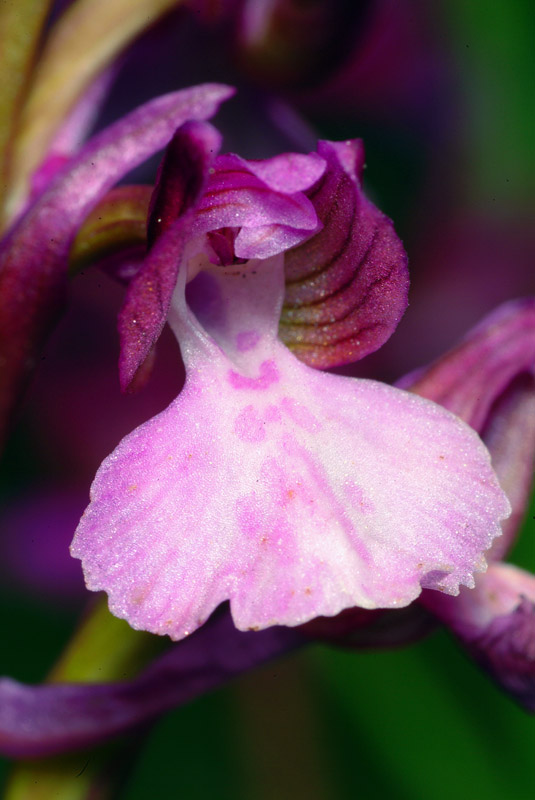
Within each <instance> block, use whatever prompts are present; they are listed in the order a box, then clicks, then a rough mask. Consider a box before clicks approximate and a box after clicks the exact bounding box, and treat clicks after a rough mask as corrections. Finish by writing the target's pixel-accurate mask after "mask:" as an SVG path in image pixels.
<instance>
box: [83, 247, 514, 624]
mask: <svg viewBox="0 0 535 800" xmlns="http://www.w3.org/2000/svg"><path fill="white" fill-rule="evenodd" d="M207 269H210V268H209V265H208V267H207ZM184 272H185V271H184V270H182V271H181V274H180V275H179V285H178V286H177V290H176V292H175V297H174V300H173V306H172V315H171V318H170V322H171V325H172V327H173V329H174V330H175V333H176V334H177V336H178V339H179V341H180V344H181V349H182V354H183V358H184V362H185V364H186V370H187V379H186V384H185V387H184V390H183V391H182V393H181V394H180V396H179V397H178V398H177V400H175V401H174V402H173V403H172V404H171V405H170V406H169V407H168V409H166V411H164V412H163V413H162V414H160V415H159V416H157V417H155V418H153V419H152V420H150V421H149V422H147V423H146V424H145V425H143V426H142V427H140V428H138V429H137V430H135V431H134V432H133V433H132V434H130V435H129V436H128V437H126V438H125V439H124V440H123V442H122V443H121V444H120V445H119V447H118V448H117V449H116V450H115V452H114V453H113V454H112V455H111V456H110V457H109V458H108V459H107V460H106V461H105V462H104V463H103V465H102V466H101V468H100V470H99V472H98V474H97V477H96V479H95V482H94V484H93V487H92V490H91V504H90V506H89V507H88V509H87V511H86V513H85V514H84V517H83V518H82V520H81V522H80V525H79V527H78V529H77V532H76V536H75V539H74V542H73V545H72V551H71V552H72V554H73V555H74V556H75V557H77V558H80V559H81V560H82V563H83V568H84V572H85V577H86V582H87V585H88V587H89V588H90V589H93V590H100V589H103V590H105V591H106V592H107V593H108V595H109V602H110V609H111V610H112V612H113V613H114V614H116V615H117V616H120V617H124V618H126V619H127V620H128V621H129V622H130V624H131V625H132V626H133V627H135V628H142V629H147V630H150V631H154V632H157V633H160V634H169V635H170V636H171V637H172V638H174V639H179V638H181V637H183V636H185V635H186V634H188V633H190V632H191V631H193V630H195V628H197V627H198V626H199V625H201V624H202V623H203V622H204V621H205V620H206V619H207V617H208V616H209V614H210V613H211V611H212V610H213V609H214V608H215V607H216V606H217V605H219V604H220V603H221V602H222V601H223V600H225V599H230V602H231V612H232V616H233V619H234V622H235V624H236V626H237V627H238V628H240V629H257V628H265V627H268V626H271V625H275V624H284V625H297V624H299V623H303V622H305V621H307V620H309V619H311V618H313V617H316V616H318V615H324V616H330V615H333V614H336V613H338V612H339V611H341V610H342V609H344V608H347V607H352V606H361V607H364V608H377V607H399V606H404V605H406V604H408V603H409V602H411V601H412V600H413V599H414V598H415V597H417V596H418V594H419V593H420V590H421V587H422V586H424V587H429V588H436V589H441V590H442V591H445V592H449V593H453V594H455V593H456V592H457V591H458V587H459V584H461V583H464V584H466V585H468V586H470V585H472V584H473V577H472V573H473V572H474V570H479V569H482V568H484V565H485V564H484V558H483V555H482V553H483V551H484V550H485V549H487V548H488V547H489V546H490V544H491V542H492V539H493V537H494V536H495V535H497V534H498V532H499V520H500V519H501V518H503V517H504V516H506V515H507V513H508V503H507V500H506V499H505V496H504V495H503V492H502V491H501V489H500V488H499V486H498V483H497V480H496V478H495V476H494V473H493V472H492V470H491V468H490V464H489V457H488V453H487V451H486V449H485V448H484V446H483V445H482V444H481V442H480V440H479V438H478V437H477V436H476V434H474V432H473V431H471V430H470V429H469V428H468V427H467V426H466V425H465V424H464V423H462V422H461V421H460V420H458V419H457V418H455V417H453V416H452V415H451V414H450V413H449V412H448V411H445V410H444V409H442V408H441V407H439V406H437V405H434V404H433V403H430V402H429V401H427V400H424V399H422V398H420V397H417V396H416V395H411V394H408V393H405V392H403V391H400V390H398V389H395V388H392V387H389V386H386V385H383V384H379V383H375V382H372V381H359V380H354V379H348V378H343V377H340V376H334V375H327V374H323V373H320V372H317V371H315V370H313V369H310V368H309V367H307V366H306V365H304V364H302V363H301V362H300V361H299V360H298V359H296V358H295V357H294V356H293V355H292V354H291V353H290V352H289V351H288V350H287V349H286V348H285V347H284V346H283V345H282V344H281V343H280V342H279V341H278V340H277V338H276V327H277V320H278V316H279V310H280V306H281V303H282V296H283V291H284V286H283V261H282V257H275V258H273V259H269V260H267V261H263V262H260V261H258V262H250V263H249V264H248V265H246V266H245V267H244V268H243V270H242V271H241V272H240V271H238V270H236V269H233V268H229V269H228V270H222V269H221V268H219V269H217V268H213V269H212V271H211V272H210V271H207V272H205V273H201V274H200V275H199V276H198V277H197V279H196V281H197V282H201V283H202V285H200V286H199V285H198V286H197V292H196V293H191V292H190V295H189V296H190V298H192V299H190V303H191V307H187V306H186V304H185V301H184V289H183V282H184V280H185V275H184ZM195 298H197V299H195ZM199 298H200V300H199Z"/></svg>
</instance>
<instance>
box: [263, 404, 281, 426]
mask: <svg viewBox="0 0 535 800" xmlns="http://www.w3.org/2000/svg"><path fill="white" fill-rule="evenodd" d="M264 413H265V417H266V422H280V421H281V419H282V414H281V412H280V411H279V409H278V408H277V406H274V405H269V406H267V408H266V410H265V412H264Z"/></svg>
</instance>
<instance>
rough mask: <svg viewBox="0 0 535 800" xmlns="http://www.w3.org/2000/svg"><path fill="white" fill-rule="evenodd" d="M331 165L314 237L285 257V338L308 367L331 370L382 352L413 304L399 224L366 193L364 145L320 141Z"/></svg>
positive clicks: (316, 198)
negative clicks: (363, 183)
mask: <svg viewBox="0 0 535 800" xmlns="http://www.w3.org/2000/svg"><path fill="white" fill-rule="evenodd" d="M318 153H319V155H320V156H321V157H322V158H324V159H325V160H326V161H327V164H328V168H327V171H326V173H325V175H324V177H323V179H322V180H321V181H320V183H319V185H317V186H315V187H314V188H313V189H312V191H311V192H309V193H308V195H309V198H310V200H311V201H312V203H313V205H314V207H315V209H316V211H317V214H318V217H319V219H320V221H321V222H322V223H323V230H321V231H320V232H319V233H318V234H317V235H316V236H314V238H312V239H310V240H309V241H307V242H305V243H304V244H302V245H301V246H299V247H296V248H294V249H293V250H291V251H290V252H289V253H287V254H286V263H285V270H286V294H285V298H284V306H283V309H282V316H281V323H280V336H281V338H282V340H283V341H284V342H285V344H286V345H287V346H288V347H289V348H290V349H291V350H292V351H293V352H294V353H295V354H296V355H297V356H298V357H299V358H300V359H301V360H302V361H304V362H305V363H307V364H309V365H310V366H313V367H321V368H325V367H332V366H336V365H337V364H345V363H348V362H351V361H357V360H358V359H360V358H362V357H363V356H365V355H367V354H368V353H371V352H373V351H374V350H377V348H379V347H380V346H381V345H382V344H383V343H384V342H385V341H386V340H387V339H388V338H389V337H390V335H391V334H392V333H393V331H394V330H395V328H396V326H397V324H398V322H399V320H400V319H401V316H402V315H403V312H404V311H405V308H406V306H407V290H408V272H407V257H406V254H405V251H404V249H403V246H402V244H401V241H400V240H399V238H398V237H397V236H396V233H395V231H394V228H393V226H392V223H391V222H390V220H389V219H387V217H385V216H384V214H382V213H381V212H380V211H379V210H378V209H377V208H376V207H375V206H374V205H373V204H372V203H370V202H369V200H367V198H366V197H365V196H364V194H363V192H362V190H361V187H360V177H361V171H362V165H363V161H364V152H363V148H362V144H361V142H359V141H353V142H338V143H335V142H320V144H319V147H318Z"/></svg>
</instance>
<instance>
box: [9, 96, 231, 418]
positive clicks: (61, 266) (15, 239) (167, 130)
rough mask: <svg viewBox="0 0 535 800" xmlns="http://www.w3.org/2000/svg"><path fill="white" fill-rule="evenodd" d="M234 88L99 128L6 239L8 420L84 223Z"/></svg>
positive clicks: (163, 103)
mask: <svg viewBox="0 0 535 800" xmlns="http://www.w3.org/2000/svg"><path fill="white" fill-rule="evenodd" d="M231 93H232V89H230V88H228V87H226V86H221V85H217V84H205V85H203V86H199V87H194V88H192V89H185V90H182V91H180V92H175V93H172V94H169V95H165V96H163V97H159V98H157V99H156V100H152V101H151V102H149V103H147V104H145V105H143V106H141V107H140V108H138V109H136V110H135V111H133V112H132V113H131V114H129V115H127V116H126V117H124V118H123V119H121V120H119V121H118V122H116V123H115V124H113V125H111V126H110V127H109V128H107V129H106V130H104V131H102V132H101V133H99V134H97V136H95V137H94V138H93V139H92V140H91V141H90V142H89V143H88V144H87V145H86V146H85V147H84V148H83V149H82V151H81V152H80V154H79V155H78V156H77V157H76V158H74V159H73V160H72V161H70V162H69V164H68V166H66V167H65V168H64V169H63V170H62V171H60V173H59V175H58V177H57V178H56V179H55V180H54V181H53V182H52V184H51V186H50V188H49V189H48V190H47V191H46V192H45V193H44V194H43V195H42V196H41V197H40V198H39V199H38V200H37V201H36V202H35V203H34V204H33V205H32V206H31V207H30V208H29V210H28V211H27V212H26V214H25V215H24V216H23V217H22V218H21V219H20V221H19V222H18V224H17V225H16V226H15V227H14V229H13V230H12V231H11V233H10V234H9V235H8V237H6V240H5V241H4V242H3V243H2V248H1V251H0V320H1V321H0V363H1V364H2V376H1V380H0V420H2V426H3V424H4V421H5V418H6V417H7V415H8V414H9V413H10V411H11V409H12V407H13V404H14V402H15V399H16V396H17V394H18V392H19V391H20V390H21V389H22V388H23V386H24V383H25V382H26V380H27V377H28V376H29V373H30V372H31V370H32V368H33V366H34V364H35V360H36V357H37V353H38V351H39V347H40V345H41V342H42V340H43V339H44V337H45V336H46V335H47V333H48V332H49V330H50V329H51V328H52V326H53V324H54V322H55V320H56V318H57V316H58V314H59V312H60V310H61V308H62V306H63V301H64V293H65V286H66V273H67V261H68V252H69V246H70V244H71V241H72V239H73V237H74V235H75V233H76V229H77V228H78V227H79V225H80V224H81V223H82V221H83V219H84V218H85V217H86V216H87V214H88V213H89V211H90V210H91V208H92V207H93V206H94V204H95V203H96V202H97V201H98V199H99V198H100V197H101V196H102V195H103V194H104V193H105V192H106V191H107V190H108V189H109V188H111V186H113V184H114V183H116V182H117V181H118V180H119V179H120V178H121V177H122V176H123V175H124V174H125V173H127V172H128V171H129V170H131V169H132V168H133V167H135V166H137V165H138V164H140V163H141V162H142V161H144V160H145V159H147V158H148V157H149V156H150V155H152V153H154V152H156V151H157V150H159V149H160V148H162V147H163V146H164V145H165V143H166V142H167V141H168V140H169V138H170V136H171V135H172V133H173V131H174V130H175V129H176V127H177V125H180V124H181V123H183V122H184V121H186V120H188V119H206V118H208V117H210V116H211V115H212V114H214V113H215V111H216V110H217V107H218V106H219V104H220V103H221V102H222V101H223V100H225V99H226V98H227V97H228V96H229V95H230V94H231Z"/></svg>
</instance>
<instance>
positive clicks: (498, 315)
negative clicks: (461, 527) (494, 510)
mask: <svg viewBox="0 0 535 800" xmlns="http://www.w3.org/2000/svg"><path fill="white" fill-rule="evenodd" d="M398 386H402V387H403V388H407V389H410V390H411V391H413V392H416V393H417V394H419V395H421V396H422V397H427V398H429V399H430V400H433V401H434V402H436V403H440V404H441V405H443V406H444V407H445V408H447V409H449V410H450V411H453V413H454V414H457V415H458V416H460V417H461V419H463V420H464V421H465V422H467V423H468V424H469V425H470V426H471V427H472V428H474V429H475V430H476V431H477V432H478V433H479V434H481V436H482V437H483V441H484V442H485V444H486V445H487V447H488V448H489V450H490V453H491V457H492V465H493V467H494V469H495V471H496V473H497V475H498V478H499V480H500V483H501V485H502V487H503V489H504V490H505V492H506V494H507V496H508V498H509V500H510V502H511V506H512V514H511V516H510V517H509V518H508V519H507V520H506V521H505V522H504V523H503V525H502V529H503V536H501V537H500V538H499V539H497V540H496V542H495V543H494V545H493V547H492V551H491V553H490V554H489V556H490V557H491V558H492V559H497V558H501V557H503V556H504V555H505V553H506V552H507V551H508V550H509V548H510V547H511V545H512V543H513V541H514V539H515V536H516V533H517V531H518V528H519V526H520V523H521V522H522V519H523V517H524V514H525V512H526V508H527V505H528V501H529V496H530V490H531V485H532V481H533V471H534V468H535V299H533V298H525V299H523V300H516V301H514V302H510V303H506V304H505V305H503V306H501V307H500V308H498V309H497V310H496V311H494V312H493V313H492V314H490V315H489V316H488V317H486V318H485V319H483V320H482V321H481V322H480V323H479V325H477V326H476V327H475V328H474V329H473V330H472V331H470V332H469V333H468V334H467V336H466V337H465V338H464V340H463V341H462V342H461V343H460V344H459V345H458V346H457V347H455V348H454V349H453V350H451V351H450V352H448V353H446V354H445V355H444V356H442V357H441V358H439V359H438V360H437V361H436V362H434V363H433V364H431V365H430V366H428V367H425V368H424V369H421V370H418V371H417V372H413V373H411V374H409V375H407V376H405V377H404V378H403V379H402V380H401V381H399V383H398Z"/></svg>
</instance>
